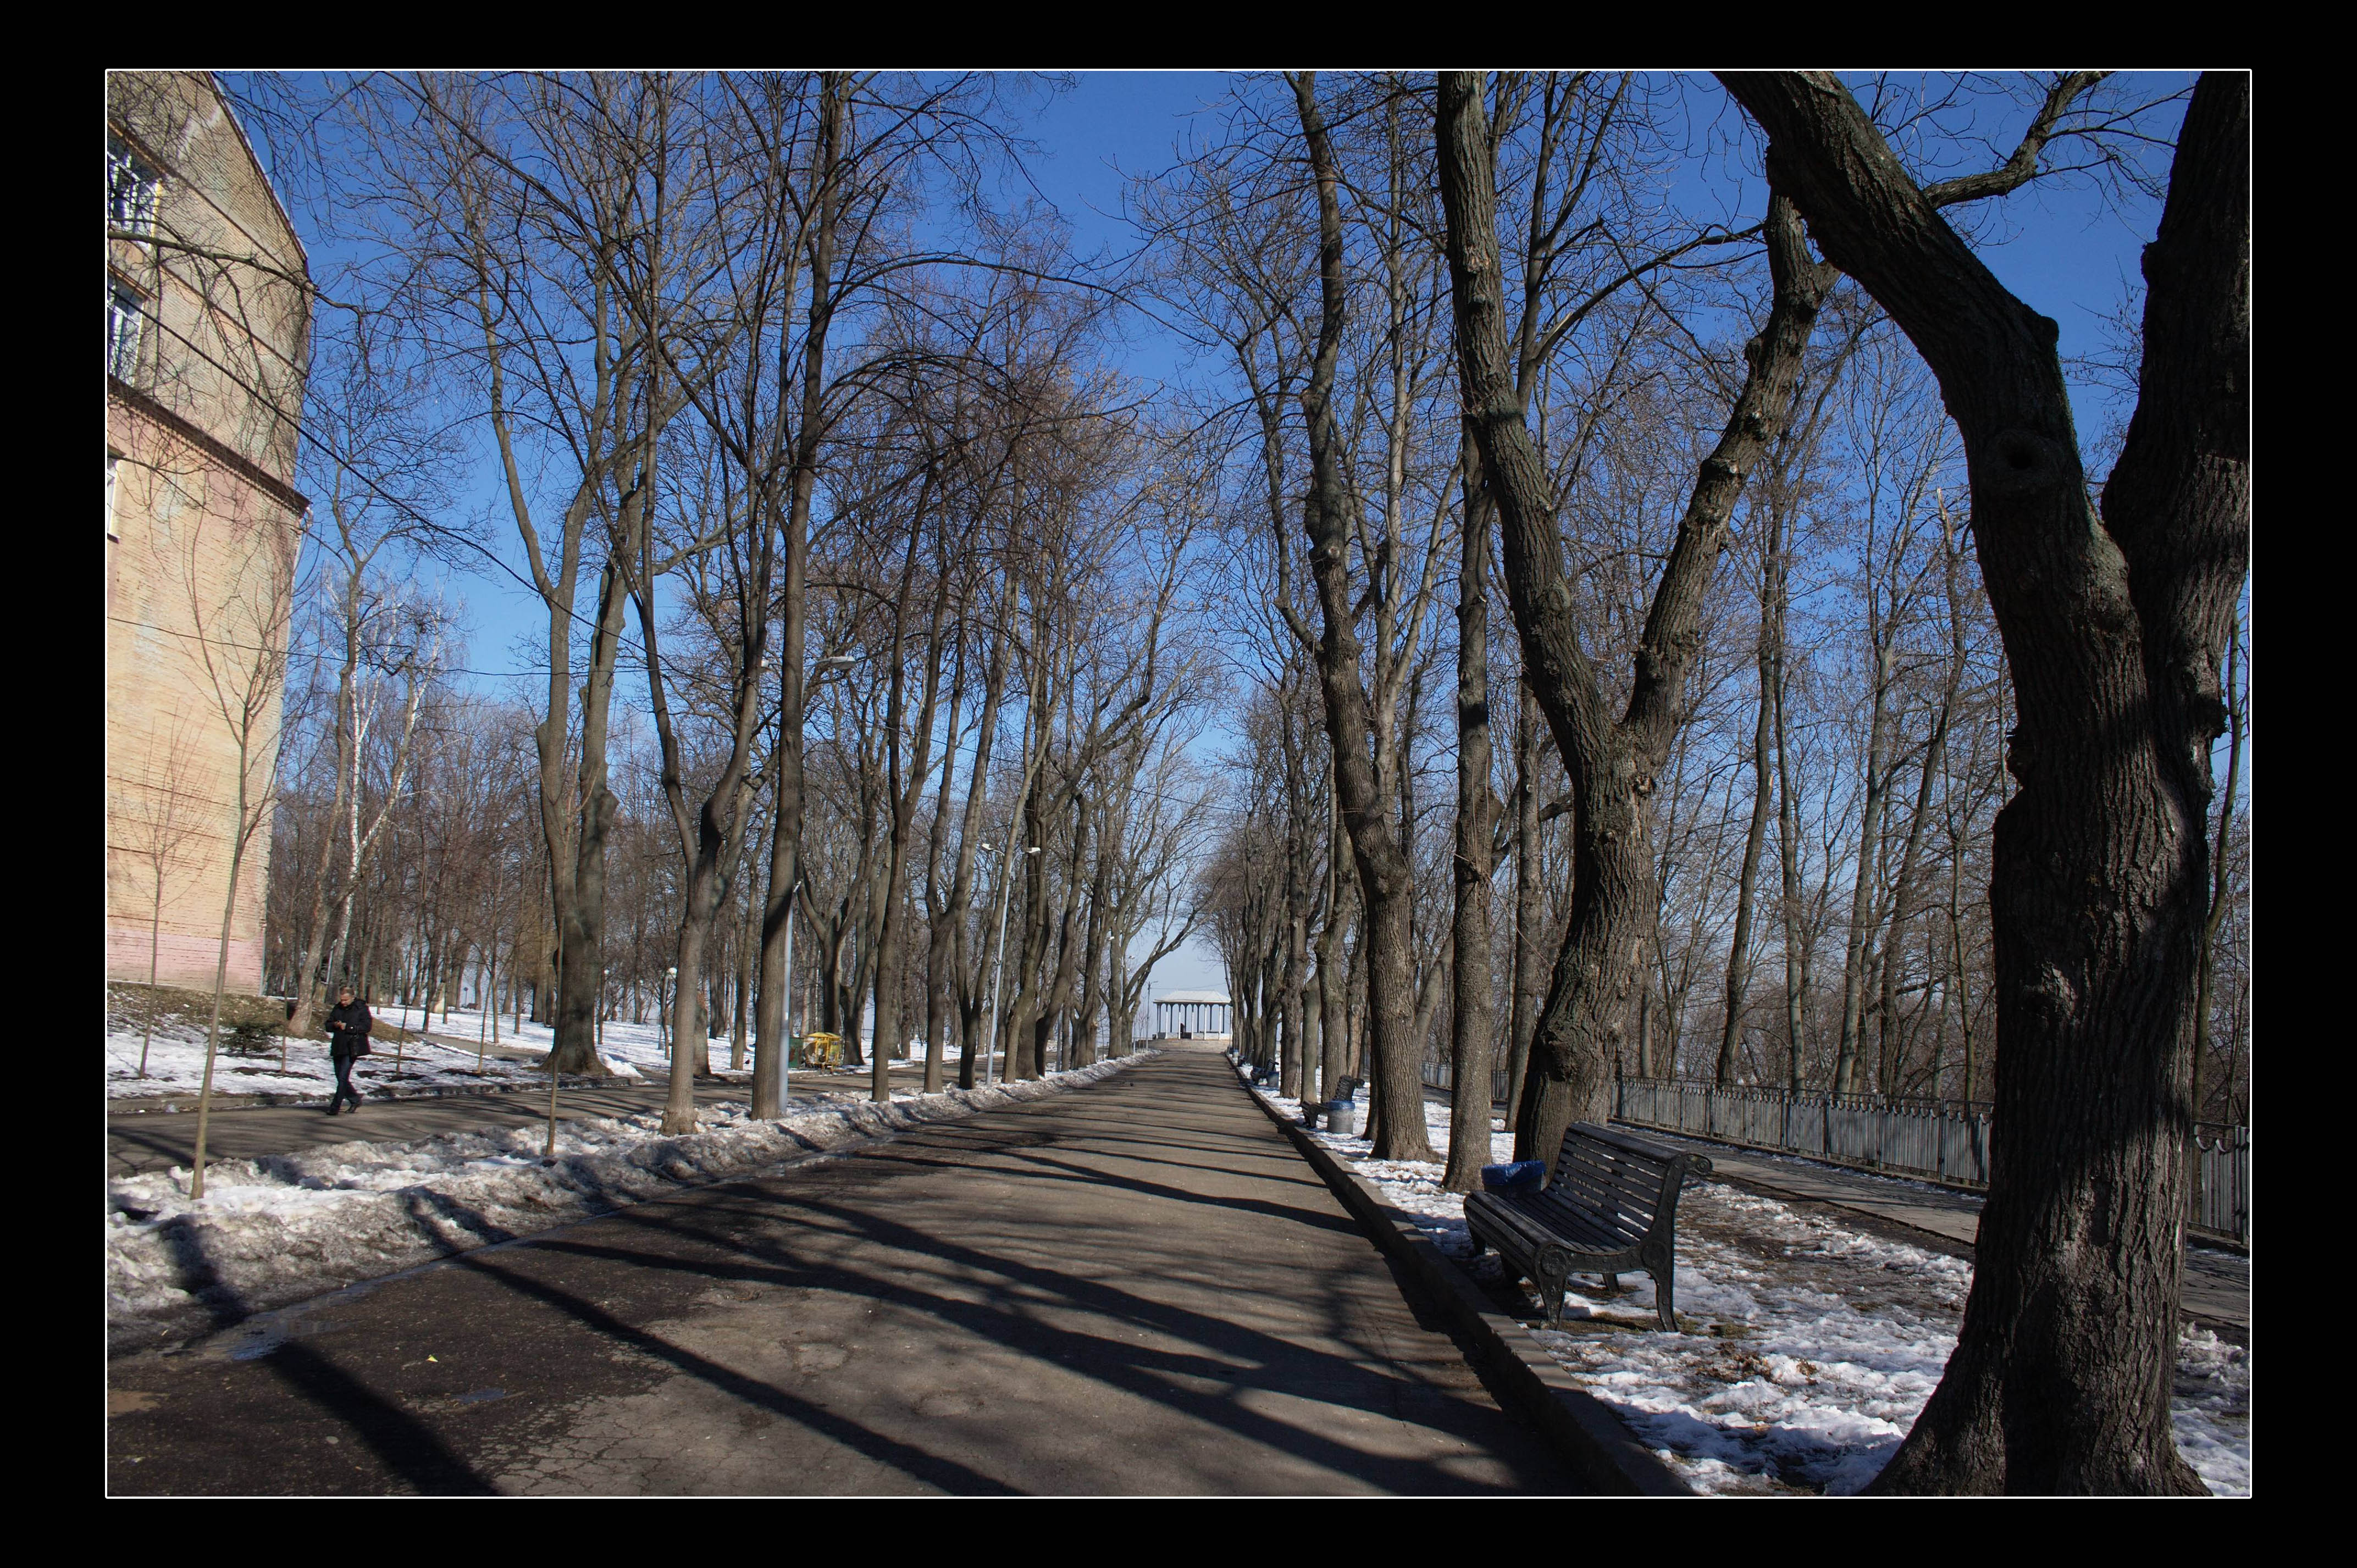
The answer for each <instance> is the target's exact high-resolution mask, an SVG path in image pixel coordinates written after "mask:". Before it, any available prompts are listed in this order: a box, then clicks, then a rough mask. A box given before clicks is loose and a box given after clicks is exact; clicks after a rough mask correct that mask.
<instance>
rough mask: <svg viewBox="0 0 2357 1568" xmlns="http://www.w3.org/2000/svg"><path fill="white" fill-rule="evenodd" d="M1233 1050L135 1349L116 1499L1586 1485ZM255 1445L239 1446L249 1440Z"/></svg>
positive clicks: (118, 1433) (115, 1472)
mask: <svg viewBox="0 0 2357 1568" xmlns="http://www.w3.org/2000/svg"><path fill="white" fill-rule="evenodd" d="M1421 1313H1422V1308H1421V1307H1420V1306H1419V1305H1416V1304H1415V1300H1414V1298H1413V1297H1412V1296H1411V1295H1409V1294H1404V1282H1403V1281H1402V1280H1401V1278H1400V1277H1399V1276H1397V1275H1395V1274H1394V1272H1393V1270H1392V1268H1391V1266H1390V1265H1389V1264H1388V1262H1386V1261H1385V1260H1384V1259H1383V1255H1382V1254H1381V1253H1380V1252H1379V1251H1377V1250H1376V1249H1375V1248H1374V1246H1373V1245H1372V1243H1371V1242H1370V1241H1369V1240H1368V1239H1367V1238H1366V1236H1365V1235H1364V1234H1363V1232H1361V1230H1360V1229H1359V1227H1358V1226H1357V1225H1355V1224H1354V1223H1352V1221H1351V1219H1350V1217H1349V1215H1348V1214H1347V1213H1346V1212H1345V1211H1344V1209H1343V1208H1342V1207H1341V1205H1340V1202H1339V1201H1338V1200H1337V1199H1336V1198H1335V1197H1333V1195H1332V1193H1331V1192H1330V1191H1329V1189H1328V1188H1327V1187H1326V1185H1325V1183H1324V1182H1322V1181H1321V1180H1319V1179H1318V1176H1317V1175H1316V1174H1315V1173H1314V1172H1313V1171H1312V1170H1311V1169H1310V1168H1309V1166H1308V1165H1307V1164H1306V1163H1305V1162H1303V1161H1302V1160H1301V1158H1300V1157H1299V1156H1298V1155H1297V1154H1296V1153H1295V1152H1294V1150H1293V1148H1292V1147H1291V1145H1290V1144H1287V1143H1286V1141H1285V1139H1284V1137H1283V1135H1282V1134H1281V1133H1279V1131H1278V1130H1277V1129H1276V1128H1275V1127H1274V1126H1272V1125H1271V1124H1270V1123H1269V1122H1268V1120H1267V1119H1266V1118H1265V1116H1263V1115H1262V1114H1261V1112H1260V1111H1259V1110H1258V1109H1257V1108H1256V1107H1254V1105H1253V1104H1252V1103H1251V1102H1250V1101H1249V1100H1248V1099H1247V1098H1246V1091H1245V1090H1243V1088H1242V1087H1241V1086H1240V1085H1239V1084H1238V1083H1237V1082H1236V1080H1235V1077H1234V1074H1233V1072H1232V1069H1230V1068H1229V1066H1228V1065H1227V1062H1226V1060H1225V1059H1224V1058H1223V1057H1222V1055H1221V1054H1219V1052H1218V1050H1217V1048H1216V1047H1212V1048H1207V1049H1200V1050H1199V1049H1189V1048H1187V1047H1178V1048H1176V1049H1172V1050H1169V1051H1168V1053H1167V1054H1165V1055H1163V1056H1161V1057H1158V1058H1155V1059H1152V1060H1149V1061H1147V1062H1146V1063H1143V1064H1141V1065H1140V1066H1138V1067H1136V1068H1135V1069H1130V1070H1128V1071H1125V1072H1122V1073H1118V1074H1115V1075H1114V1076H1113V1077H1112V1078H1110V1079H1105V1080H1104V1081H1103V1082H1101V1083H1099V1084H1096V1085H1093V1086H1091V1087H1088V1088H1085V1089H1082V1090H1074V1091H1071V1092H1067V1093H1063V1094H1059V1095H1056V1096H1053V1097H1050V1098H1048V1099H1044V1100H1040V1101H1033V1102H1030V1103H1028V1104H1025V1105H1021V1106H1016V1107H1010V1108H1007V1109H1004V1110H999V1111H993V1112H985V1113H984V1114H982V1115H979V1116H975V1117H972V1118H969V1119H967V1120H964V1121H961V1122H948V1123H943V1124H941V1125H939V1126H935V1127H931V1128H927V1129H925V1130H922V1131H920V1132H916V1133H907V1134H904V1135H902V1136H901V1137H899V1138H898V1139H896V1140H894V1141H892V1142H890V1143H888V1144H880V1145H877V1146H874V1147H872V1148H870V1149H868V1150H866V1151H864V1152H862V1153H860V1154H858V1155H854V1156H850V1157H835V1158H817V1159H813V1160H810V1161H806V1162H804V1163H801V1164H797V1165H791V1166H789V1167H784V1168H780V1169H778V1170H775V1171H772V1172H770V1173H767V1174H765V1175H763V1176H758V1177H755V1178H751V1179H747V1180H740V1181H735V1182H729V1183H724V1184H720V1185H716V1186H714V1187H706V1188H703V1189H701V1190H698V1191H695V1192H692V1193H687V1194H683V1195H681V1196H679V1197H673V1198H670V1199H666V1200H664V1201H662V1202H657V1203H650V1204H644V1205H640V1206H638V1207H635V1208H630V1209H626V1210H623V1211H621V1212H619V1213H617V1214H613V1215H609V1216H607V1217H604V1218H601V1219H594V1220H588V1221H585V1222H582V1223H579V1224H576V1225H571V1226H567V1227H564V1228H562V1229H559V1230H552V1231H547V1232H544V1233H543V1234H541V1235H539V1236H536V1237H533V1238H530V1239H527V1240H522V1241H516V1242H511V1243H507V1244H505V1245H502V1246H498V1247H490V1248H485V1249H482V1250H480V1251H474V1252H469V1253H467V1254H464V1255H462V1256H460V1257H457V1258H454V1259H450V1260H447V1261H445V1262H439V1263H436V1264H431V1265H428V1266H427V1267H425V1268H422V1269H418V1270H414V1271H411V1272H410V1273H405V1274H401V1275H396V1276H393V1277H392V1278H390V1279H386V1280H382V1281H378V1282H374V1283H371V1284H368V1285H361V1286H355V1287H353V1288H352V1289H350V1290H347V1291H341V1292H338V1293H336V1294H333V1295H329V1296H324V1297H321V1298H319V1299H317V1300H316V1301H313V1302H310V1303H307V1304H304V1305H299V1306H296V1307H291V1308H287V1309H285V1310H282V1311H279V1312H274V1313H268V1314H264V1315H260V1316H255V1317H252V1318H247V1319H245V1320H243V1321H242V1322H230V1321H226V1320H225V1321H224V1322H223V1324H222V1326H221V1332H219V1333H218V1334H216V1335H215V1336H213V1337H211V1338H210V1339H208V1340H205V1341H201V1342H199V1343H198V1344H196V1345H193V1346H188V1347H184V1348H178V1349H176V1350H173V1351H169V1352H155V1351H150V1352H143V1353H140V1354H137V1355H133V1356H126V1357H124V1358H121V1359H117V1360H116V1361H114V1362H113V1363H112V1365H111V1366H110V1369H109V1407H110V1411H111V1412H113V1413H112V1418H111V1419H110V1421H109V1423H108V1444H109V1482H110V1487H111V1488H112V1490H113V1491H115V1492H117V1493H134V1492H136V1493H177V1494H225V1493H271V1494H287V1493H387V1492H393V1493H420V1492H422V1493H437V1494H447V1493H504V1494H528V1493H571V1494H581V1493H622V1494H689V1493H695V1494H726V1493H754V1494H789V1493H791V1494H833V1495H870V1494H910V1493H960V1494H1065V1495H1090V1494H1131V1495H1135V1494H1212V1495H1271V1494H1380V1493H1392V1494H1484V1493H1486V1494H1512V1493H1523V1494H1527V1493H1563V1492H1568V1491H1571V1490H1575V1489H1577V1482H1576V1480H1575V1478H1574V1477H1572V1476H1571V1475H1570V1474H1568V1473H1567V1472H1566V1471H1565V1470H1564V1469H1563V1468H1562V1466H1561V1465H1560V1463H1559V1462H1558V1461H1557V1460H1556V1459H1555V1456H1554V1455H1553V1454H1552V1453H1551V1452H1550V1451H1549V1450H1548V1449H1547V1448H1546V1447H1545V1446H1544V1444H1543V1443H1542V1442H1541V1441H1540V1440H1539V1438H1538V1437H1537V1435H1536V1434H1534V1432H1532V1431H1531V1430H1530V1429H1529V1428H1527V1427H1525V1426H1524V1425H1523V1424H1522V1423H1519V1422H1518V1421H1516V1420H1515V1419H1513V1418H1512V1417H1510V1416H1508V1415H1507V1414H1505V1413H1504V1412H1501V1411H1500V1410H1499V1408H1498V1407H1497V1405H1496V1404H1495V1402H1493V1401H1492V1400H1491V1397H1490V1395H1489V1393H1488V1392H1487V1391H1486V1390H1484V1389H1483V1388H1482V1387H1481V1385H1480V1382H1479V1380H1477V1379H1476V1378H1475V1376H1474V1375H1473V1373H1472V1371H1471V1369H1469V1367H1468V1365H1467V1364H1466V1361H1465V1359H1464V1357H1463V1355H1462V1354H1461V1352H1460V1351H1459V1350H1458V1348H1457V1346H1456V1345H1455V1344H1454V1343H1453V1342H1452V1341H1451V1340H1450V1339H1449V1338H1448V1336H1447V1334H1446V1333H1445V1332H1443V1331H1442V1330H1441V1329H1440V1328H1439V1327H1438V1326H1437V1319H1435V1318H1431V1317H1427V1316H1421ZM232 1434H233V1435H232Z"/></svg>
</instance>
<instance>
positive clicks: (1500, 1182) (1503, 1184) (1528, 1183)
mask: <svg viewBox="0 0 2357 1568" xmlns="http://www.w3.org/2000/svg"><path fill="white" fill-rule="evenodd" d="M1545 1182H1546V1162H1545V1161H1544V1160H1516V1161H1514V1162H1513V1163H1512V1164H1511V1165H1483V1166H1482V1167H1481V1185H1482V1187H1485V1188H1487V1189H1488V1190H1489V1191H1491V1192H1536V1191H1538V1190H1539V1189H1540V1187H1543V1186H1544V1185H1545Z"/></svg>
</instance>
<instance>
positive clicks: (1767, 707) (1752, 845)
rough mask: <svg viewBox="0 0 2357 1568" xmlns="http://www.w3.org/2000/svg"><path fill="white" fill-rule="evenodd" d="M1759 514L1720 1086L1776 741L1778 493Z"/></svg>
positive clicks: (1747, 952)
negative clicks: (1747, 800) (1738, 864)
mask: <svg viewBox="0 0 2357 1568" xmlns="http://www.w3.org/2000/svg"><path fill="white" fill-rule="evenodd" d="M1759 514H1760V516H1761V517H1762V518H1763V519H1764V520H1765V521H1766V524H1767V533H1766V535H1765V536H1764V537H1763V538H1762V539H1761V541H1760V552H1761V569H1760V648H1759V657H1758V660H1757V667H1758V670H1759V680H1760V700H1759V703H1758V705H1757V710H1756V712H1755V714H1754V716H1753V719H1752V724H1751V826H1750V828H1749V831H1748V832H1746V833H1745V835H1744V840H1743V871H1742V874H1741V875H1740V877H1739V878H1738V881H1737V883H1736V889H1735V938H1734V940H1733V942H1732V943H1731V944H1730V946H1729V947H1728V949H1727V1013H1726V1016H1725V1018H1724V1020H1723V1021H1722V1022H1721V1024H1720V1026H1719V1036H1718V1071H1717V1083H1718V1086H1719V1087H1720V1088H1722V1089H1724V1088H1726V1087H1727V1085H1728V1084H1730V1083H1732V1082H1734V1081H1735V1055H1736V1049H1737V1047H1738V1046H1740V1045H1741V1044H1742V1040H1743V1015H1744V1012H1745V1009H1746V1007H1747V1005H1748V1003H1749V992H1750V989H1751V921H1752V913H1753V910H1754V908H1755V907H1756V905H1757V902H1758V891H1759V886H1760V853H1761V851H1762V849H1763V848H1764V847H1765V845H1766V843H1767V840H1768V813H1769V811H1770V809H1771V808H1772V803H1773V801H1774V800H1775V798H1776V789H1775V782H1776V780H1775V775H1774V774H1773V773H1772V772H1771V771H1770V768H1771V766H1772V765H1771V764H1770V761H1769V751H1770V747H1771V746H1774V745H1775V743H1776V732H1775V722H1774V713H1775V704H1776V687H1777V682H1778V680H1779V678H1780V671H1781V666H1782V664H1783V660H1784V650H1783V649H1782V647H1781V639H1782V631H1783V628H1782V622H1781V618H1777V617H1774V616H1773V615H1772V612H1771V605H1772V604H1773V594H1772V592H1771V584H1770V577H1771V575H1772V574H1773V571H1774V568H1773V566H1772V565H1771V564H1770V563H1772V562H1773V561H1774V560H1775V558H1776V557H1777V556H1778V555H1779V554H1780V553H1781V552H1782V550H1783V526H1782V525H1783V507H1782V504H1781V497H1775V498H1770V499H1765V500H1763V501H1762V502H1761V503H1760V507H1759Z"/></svg>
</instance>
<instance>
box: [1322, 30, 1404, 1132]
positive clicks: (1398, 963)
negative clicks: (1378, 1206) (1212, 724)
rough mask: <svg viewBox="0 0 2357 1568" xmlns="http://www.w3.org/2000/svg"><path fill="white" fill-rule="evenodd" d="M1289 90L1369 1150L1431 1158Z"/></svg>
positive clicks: (1330, 726) (1342, 316) (1329, 285)
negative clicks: (1355, 906)
mask: <svg viewBox="0 0 2357 1568" xmlns="http://www.w3.org/2000/svg"><path fill="white" fill-rule="evenodd" d="M1293 91H1294V99H1295V102H1296V105H1297V108H1298V110H1299V112H1300V115H1301V129H1302V134H1303V137H1304V138H1305V140H1307V142H1308V148H1309V160H1310V166H1311V169H1312V170H1313V172H1314V176H1315V183H1316V186H1317V199H1318V295H1319V302H1320V308H1319V318H1318V350H1317V355H1316V358H1315V359H1314V360H1313V361H1312V363H1311V367H1310V372H1309V378H1308V384H1307V386H1306V387H1305V388H1304V390H1303V392H1302V396H1301V405H1302V412H1303V413H1304V414H1305V415H1306V416H1307V418H1308V425H1309V467H1310V483H1309V494H1308V499H1307V504H1306V505H1305V506H1304V508H1303V521H1304V523H1305V524H1306V526H1307V532H1308V536H1309V566H1310V573H1311V575H1312V578H1313V579H1314V581H1315V583H1316V586H1317V591H1318V607H1319V610H1320V612H1321V613H1322V616H1323V621H1324V635H1323V636H1322V637H1321V638H1320V639H1318V684H1319V686H1320V688H1321V690H1322V691H1323V693H1324V694H1325V698H1326V726H1327V737H1328V740H1329V743H1330V745H1331V746H1332V750H1333V757H1334V788H1335V792H1336V796H1337V798H1338V800H1339V801H1340V812H1341V818H1342V826H1343V829H1344V831H1345V832H1348V833H1349V834H1350V836H1351V851H1352V854H1353V858H1354V859H1355V860H1356V861H1357V863H1358V869H1359V896H1360V899H1361V908H1363V910H1364V912H1365V913H1364V927H1363V929H1364V931H1365V936H1364V943H1365V950H1366V972H1367V1031H1368V1035H1367V1052H1368V1058H1369V1061H1370V1064H1371V1066H1372V1072H1371V1073H1370V1075H1369V1076H1370V1078H1371V1079H1372V1082H1371V1085H1370V1088H1371V1090H1372V1112H1373V1132H1374V1134H1375V1143H1374V1148H1373V1157H1374V1158H1376V1159H1379V1160H1430V1159H1431V1158H1432V1157H1433V1151H1432V1144H1431V1141H1430V1140H1429V1139H1428V1138H1426V1135H1425V1131H1424V1079H1423V1072H1422V1063H1421V1061H1420V1059H1419V1058H1420V1057H1421V1054H1422V1053H1421V1051H1420V1049H1419V1044H1420V1043H1419V1042H1418V1041H1417V1040H1416V1039H1415V970H1414V966H1415V933H1414V930H1413V929H1412V921H1411V916H1412V910H1411V908H1410V903H1411V900H1413V898H1414V897H1415V867H1414V866H1413V865H1410V864H1409V861H1408V857H1407V854H1406V851H1405V848H1404V847H1403V846H1402V845H1401V844H1400V843H1399V841H1398V839H1397V838H1396V836H1395V835H1394V831H1393V828H1392V823H1391V808H1392V806H1393V804H1394V799H1393V794H1394V792H1393V791H1391V790H1388V789H1383V788H1382V787H1381V781H1380V780H1379V779H1377V776H1376V767H1375V759H1374V758H1373V757H1372V756H1371V755H1370V753H1369V737H1370V736H1371V735H1372V726H1371V724H1370V719H1369V714H1368V707H1367V693H1366V688H1365V687H1364V685H1363V684H1361V679H1360V674H1359V639H1358V633H1357V629H1356V622H1357V614H1356V611H1355V609H1354V608H1353V606H1352V602H1351V581H1350V564H1349V552H1350V543H1351V526H1350V508H1351V496H1350V486H1349V483H1348V481H1347V480H1346V478H1344V476H1343V473H1342V468H1341V463H1342V453H1341V450H1340V446H1341V441H1340V433H1339V431H1338V430H1337V428H1336V423H1335V416H1334V407H1333V396H1334V379H1335V367H1336V364H1337V361H1338V360H1339V359H1340V354H1341V347H1342V332H1343V328H1344V325H1345V321H1346V310H1347V302H1346V290H1347V285H1346V284H1345V283H1344V280H1343V270H1342V218H1341V205H1340V193H1339V190H1338V185H1339V178H1338V176H1337V174H1336V167H1335V161H1334V150H1333V145H1332V142H1331V140H1330V139H1329V136H1328V134H1327V130H1326V122H1325V117H1324V115H1323V114H1322V113H1321V112H1320V111H1319V109H1318V100H1317V91H1316V83H1315V81H1314V79H1312V78H1309V77H1306V76H1304V77H1297V78H1295V80H1294V86H1293Z"/></svg>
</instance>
